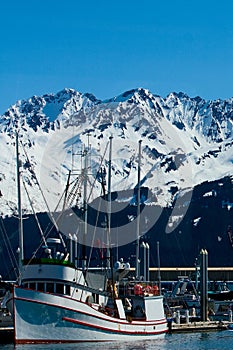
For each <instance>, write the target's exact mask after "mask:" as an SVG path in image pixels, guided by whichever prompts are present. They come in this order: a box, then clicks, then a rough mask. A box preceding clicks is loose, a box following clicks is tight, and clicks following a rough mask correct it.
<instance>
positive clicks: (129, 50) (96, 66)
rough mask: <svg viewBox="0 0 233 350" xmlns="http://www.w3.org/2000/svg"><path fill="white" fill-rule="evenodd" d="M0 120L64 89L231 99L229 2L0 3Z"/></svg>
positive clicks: (231, 6)
mask: <svg viewBox="0 0 233 350" xmlns="http://www.w3.org/2000/svg"><path fill="white" fill-rule="evenodd" d="M0 13H1V20H0V48H1V49H0V114H1V113H3V112H4V111H5V110H6V109H7V108H8V107H9V106H10V105H11V104H13V103H15V102H16V100H18V99H27V98H29V97H31V96H32V95H43V94H45V93H51V92H54V93H55V92H58V91H60V90H62V89H63V88H65V87H70V88H74V89H76V90H78V91H80V92H90V93H93V94H94V95H95V96H96V97H97V98H100V99H105V98H110V97H113V96H115V95H118V94H120V93H122V92H124V91H126V90H128V89H132V88H137V87H144V88H148V89H149V90H150V91H151V92H152V93H154V94H158V95H161V96H163V97H165V96H166V95H167V94H168V93H170V92H172V91H176V92H179V91H182V92H185V93H187V94H188V95H189V96H191V97H194V96H197V95H199V96H201V97H203V98H205V99H217V98H221V99H225V98H230V97H232V96H233V18H232V17H233V1H232V0H222V1H218V2H213V1H209V0H207V1H205V0H202V1H200V0H195V1H188V0H181V1H179V0H173V1H170V0H167V1H165V0H159V1H158V0H147V1H145V0H144V1H142V0H134V1H130V0H124V1H122V0H119V1H113V0H109V1H105V0H104V1H101V0H99V1H96V0H95V1H93V0H82V1H79V0H38V1H37V0H17V1H16V0H8V1H7V0H4V1H2V2H1V5H0Z"/></svg>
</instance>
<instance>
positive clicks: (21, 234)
mask: <svg viewBox="0 0 233 350" xmlns="http://www.w3.org/2000/svg"><path fill="white" fill-rule="evenodd" d="M20 166H21V162H20V160H19V135H18V132H16V172H17V192H18V216H19V248H18V250H19V283H20V281H21V274H22V269H23V259H24V250H23V217H22V203H21V182H20V180H21V174H20Z"/></svg>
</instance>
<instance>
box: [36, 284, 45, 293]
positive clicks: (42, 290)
mask: <svg viewBox="0 0 233 350" xmlns="http://www.w3.org/2000/svg"><path fill="white" fill-rule="evenodd" d="M37 290H39V291H40V292H44V283H41V282H39V283H37Z"/></svg>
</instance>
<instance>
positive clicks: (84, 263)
mask: <svg viewBox="0 0 233 350" xmlns="http://www.w3.org/2000/svg"><path fill="white" fill-rule="evenodd" d="M88 153H89V145H88V148H85V149H84V151H83V156H84V170H83V177H84V193H83V210H84V232H83V244H82V256H83V258H82V260H83V262H82V267H83V270H84V271H85V270H86V268H87V252H86V237H87V214H88V213H87V180H88V179H87V177H88V174H87V169H88Z"/></svg>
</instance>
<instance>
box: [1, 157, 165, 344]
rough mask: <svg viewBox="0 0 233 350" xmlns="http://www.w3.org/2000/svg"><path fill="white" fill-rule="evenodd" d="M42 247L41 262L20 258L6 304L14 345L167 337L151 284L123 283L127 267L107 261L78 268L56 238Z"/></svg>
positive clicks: (159, 301) (160, 300) (46, 240)
mask: <svg viewBox="0 0 233 350" xmlns="http://www.w3.org/2000/svg"><path fill="white" fill-rule="evenodd" d="M17 154H18V152H17ZM18 183H20V178H19V177H18ZM18 187H20V186H18ZM19 207H21V205H19ZM85 210H86V208H85ZM19 217H21V215H19ZM20 228H21V229H20V231H21V232H20V233H21V235H22V234H23V230H22V226H20ZM109 230H110V228H109ZM21 235H20V239H19V241H20V242H21V243H22V242H23V238H22V237H21ZM43 243H44V245H43V247H42V248H43V249H42V251H40V253H41V254H42V255H43V257H41V258H35V256H34V257H33V258H31V259H30V260H25V259H24V257H23V256H22V255H21V261H20V276H19V283H18V284H17V285H15V286H14V287H13V292H12V294H11V296H10V297H9V299H8V307H9V308H10V310H11V313H12V315H13V319H14V328H15V344H25V343H58V342H59V343H60V342H81V341H82V342H83V341H111V340H127V341H128V340H130V339H131V340H139V339H140V340H144V339H155V338H158V337H162V336H164V334H165V333H166V332H167V320H166V318H165V315H164V308H163V296H162V295H158V289H157V288H154V286H153V284H152V283H150V284H147V285H146V286H145V285H142V283H140V282H139V281H137V280H134V281H133V280H132V279H131V278H127V275H128V273H129V271H130V267H129V264H127V263H126V264H124V263H123V262H122V261H119V262H117V263H116V264H115V265H114V266H113V264H112V263H111V264H110V262H111V261H112V257H107V261H108V263H109V264H108V263H107V264H106V266H105V267H103V268H100V269H94V270H93V271H90V270H89V269H88V266H87V264H86V261H85V263H84V264H83V266H82V268H79V267H78V266H77V264H75V263H73V257H72V251H71V250H70V251H69V252H68V250H67V248H66V246H65V245H64V241H63V239H62V238H61V235H60V233H59V235H58V237H50V238H47V237H46V238H45V237H44V238H43ZM109 246H110V244H109ZM109 251H110V252H111V248H109ZM21 252H23V246H21V247H20V253H21ZM76 258H77V257H76ZM136 277H137V276H136Z"/></svg>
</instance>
